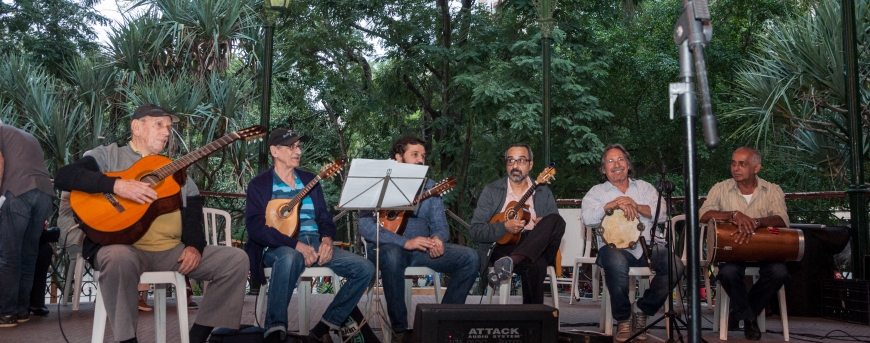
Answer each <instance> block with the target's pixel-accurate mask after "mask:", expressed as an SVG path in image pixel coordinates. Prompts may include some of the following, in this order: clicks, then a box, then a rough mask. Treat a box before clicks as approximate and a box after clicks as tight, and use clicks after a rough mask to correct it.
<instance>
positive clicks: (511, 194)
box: [501, 178, 537, 230]
mask: <svg viewBox="0 0 870 343" xmlns="http://www.w3.org/2000/svg"><path fill="white" fill-rule="evenodd" d="M526 180H528V178H526ZM507 183H508V184H507V194H506V195H505V199H504V206H502V208H501V211H502V212H504V211H507V207H508V204H510V202H511V201H516V202H519V201H520V198H522V195H521V196H516V195H515V194H514V192H513V191H511V180H510V178H508V179H507ZM527 185H528V187H526V188H525V189H523V192H522V193H521V194H526V192H528V191H529V188H531V187H532V183H531V182H528V183H527ZM534 198H535V193H534V192H532V195H531V196H529V197H528V198H527V199H526V202H525V204H526V205H529V213H530V214H531V216H530V217H529V218H530V219H529V222H528V223H526V226H524V227H523V230H531V229H534V228H535V218H537V217H536V216H535V202H534V200H533V199H534ZM520 210H521V211H522V209H520Z"/></svg>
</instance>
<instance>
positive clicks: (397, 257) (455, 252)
mask: <svg viewBox="0 0 870 343" xmlns="http://www.w3.org/2000/svg"><path fill="white" fill-rule="evenodd" d="M366 249H367V250H368V251H369V253H368V258H369V260H370V261H372V262H374V261H375V256H376V252H375V245H374V244H368V246H367V247H366ZM380 255H381V265H380V267H381V279H382V281H383V284H384V297H385V298H386V300H387V313H388V314H389V316H390V323H392V324H391V326H392V328H393V331H396V332H403V331H405V330H407V329H408V310H407V308H406V304H405V268H407V267H418V266H419V267H429V268H432V269H433V270H435V271H436V272H439V273H451V276H450V287H447V291H446V292H445V293H444V298H442V299H441V303H442V304H464V303H465V298H466V297H467V296H468V291H469V290H470V289H471V286H473V285H474V280H475V279H476V278H477V268H478V266H479V265H480V261H479V259H480V257H478V256H477V252H476V251H474V250H473V249H471V248H469V247H466V246H461V245H456V244H452V243H444V255H441V256H440V257H438V258H431V257H429V253H428V252H422V251H418V250H414V251H408V250H405V248H404V247H401V246H398V245H395V244H381V254H380Z"/></svg>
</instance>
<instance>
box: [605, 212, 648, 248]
mask: <svg viewBox="0 0 870 343" xmlns="http://www.w3.org/2000/svg"><path fill="white" fill-rule="evenodd" d="M643 231H644V225H643V224H641V222H640V220H638V219H637V218H635V219H634V220H628V219H626V218H625V212H623V211H622V210H620V209H616V210H614V211H613V212H612V213H611V214H607V215H605V216H604V219H602V220H601V227H599V228H598V234H599V235H601V239H602V240H603V241H604V243H605V244H607V245H609V246H610V247H611V248H617V249H626V248H634V247H635V245H636V244H637V241H638V239H640V235H641V233H643Z"/></svg>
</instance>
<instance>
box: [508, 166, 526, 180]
mask: <svg viewBox="0 0 870 343" xmlns="http://www.w3.org/2000/svg"><path fill="white" fill-rule="evenodd" d="M526 176H527V175H525V174H523V172H522V171H521V170H519V169H516V168H514V169H511V172H510V174H508V178H510V180H511V181H513V182H521V181H523V179H525V178H526Z"/></svg>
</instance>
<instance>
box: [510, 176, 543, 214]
mask: <svg viewBox="0 0 870 343" xmlns="http://www.w3.org/2000/svg"><path fill="white" fill-rule="evenodd" d="M531 182H532V187H530V188H529V190H527V191H526V193H525V194H523V197H522V198H520V200H519V201H517V204H516V206H514V213H516V212H517V211H519V210H520V208H522V207H523V205H525V203H526V200H529V197H530V196H532V193H534V192H535V188H538V184H537V183H535V181H531Z"/></svg>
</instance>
